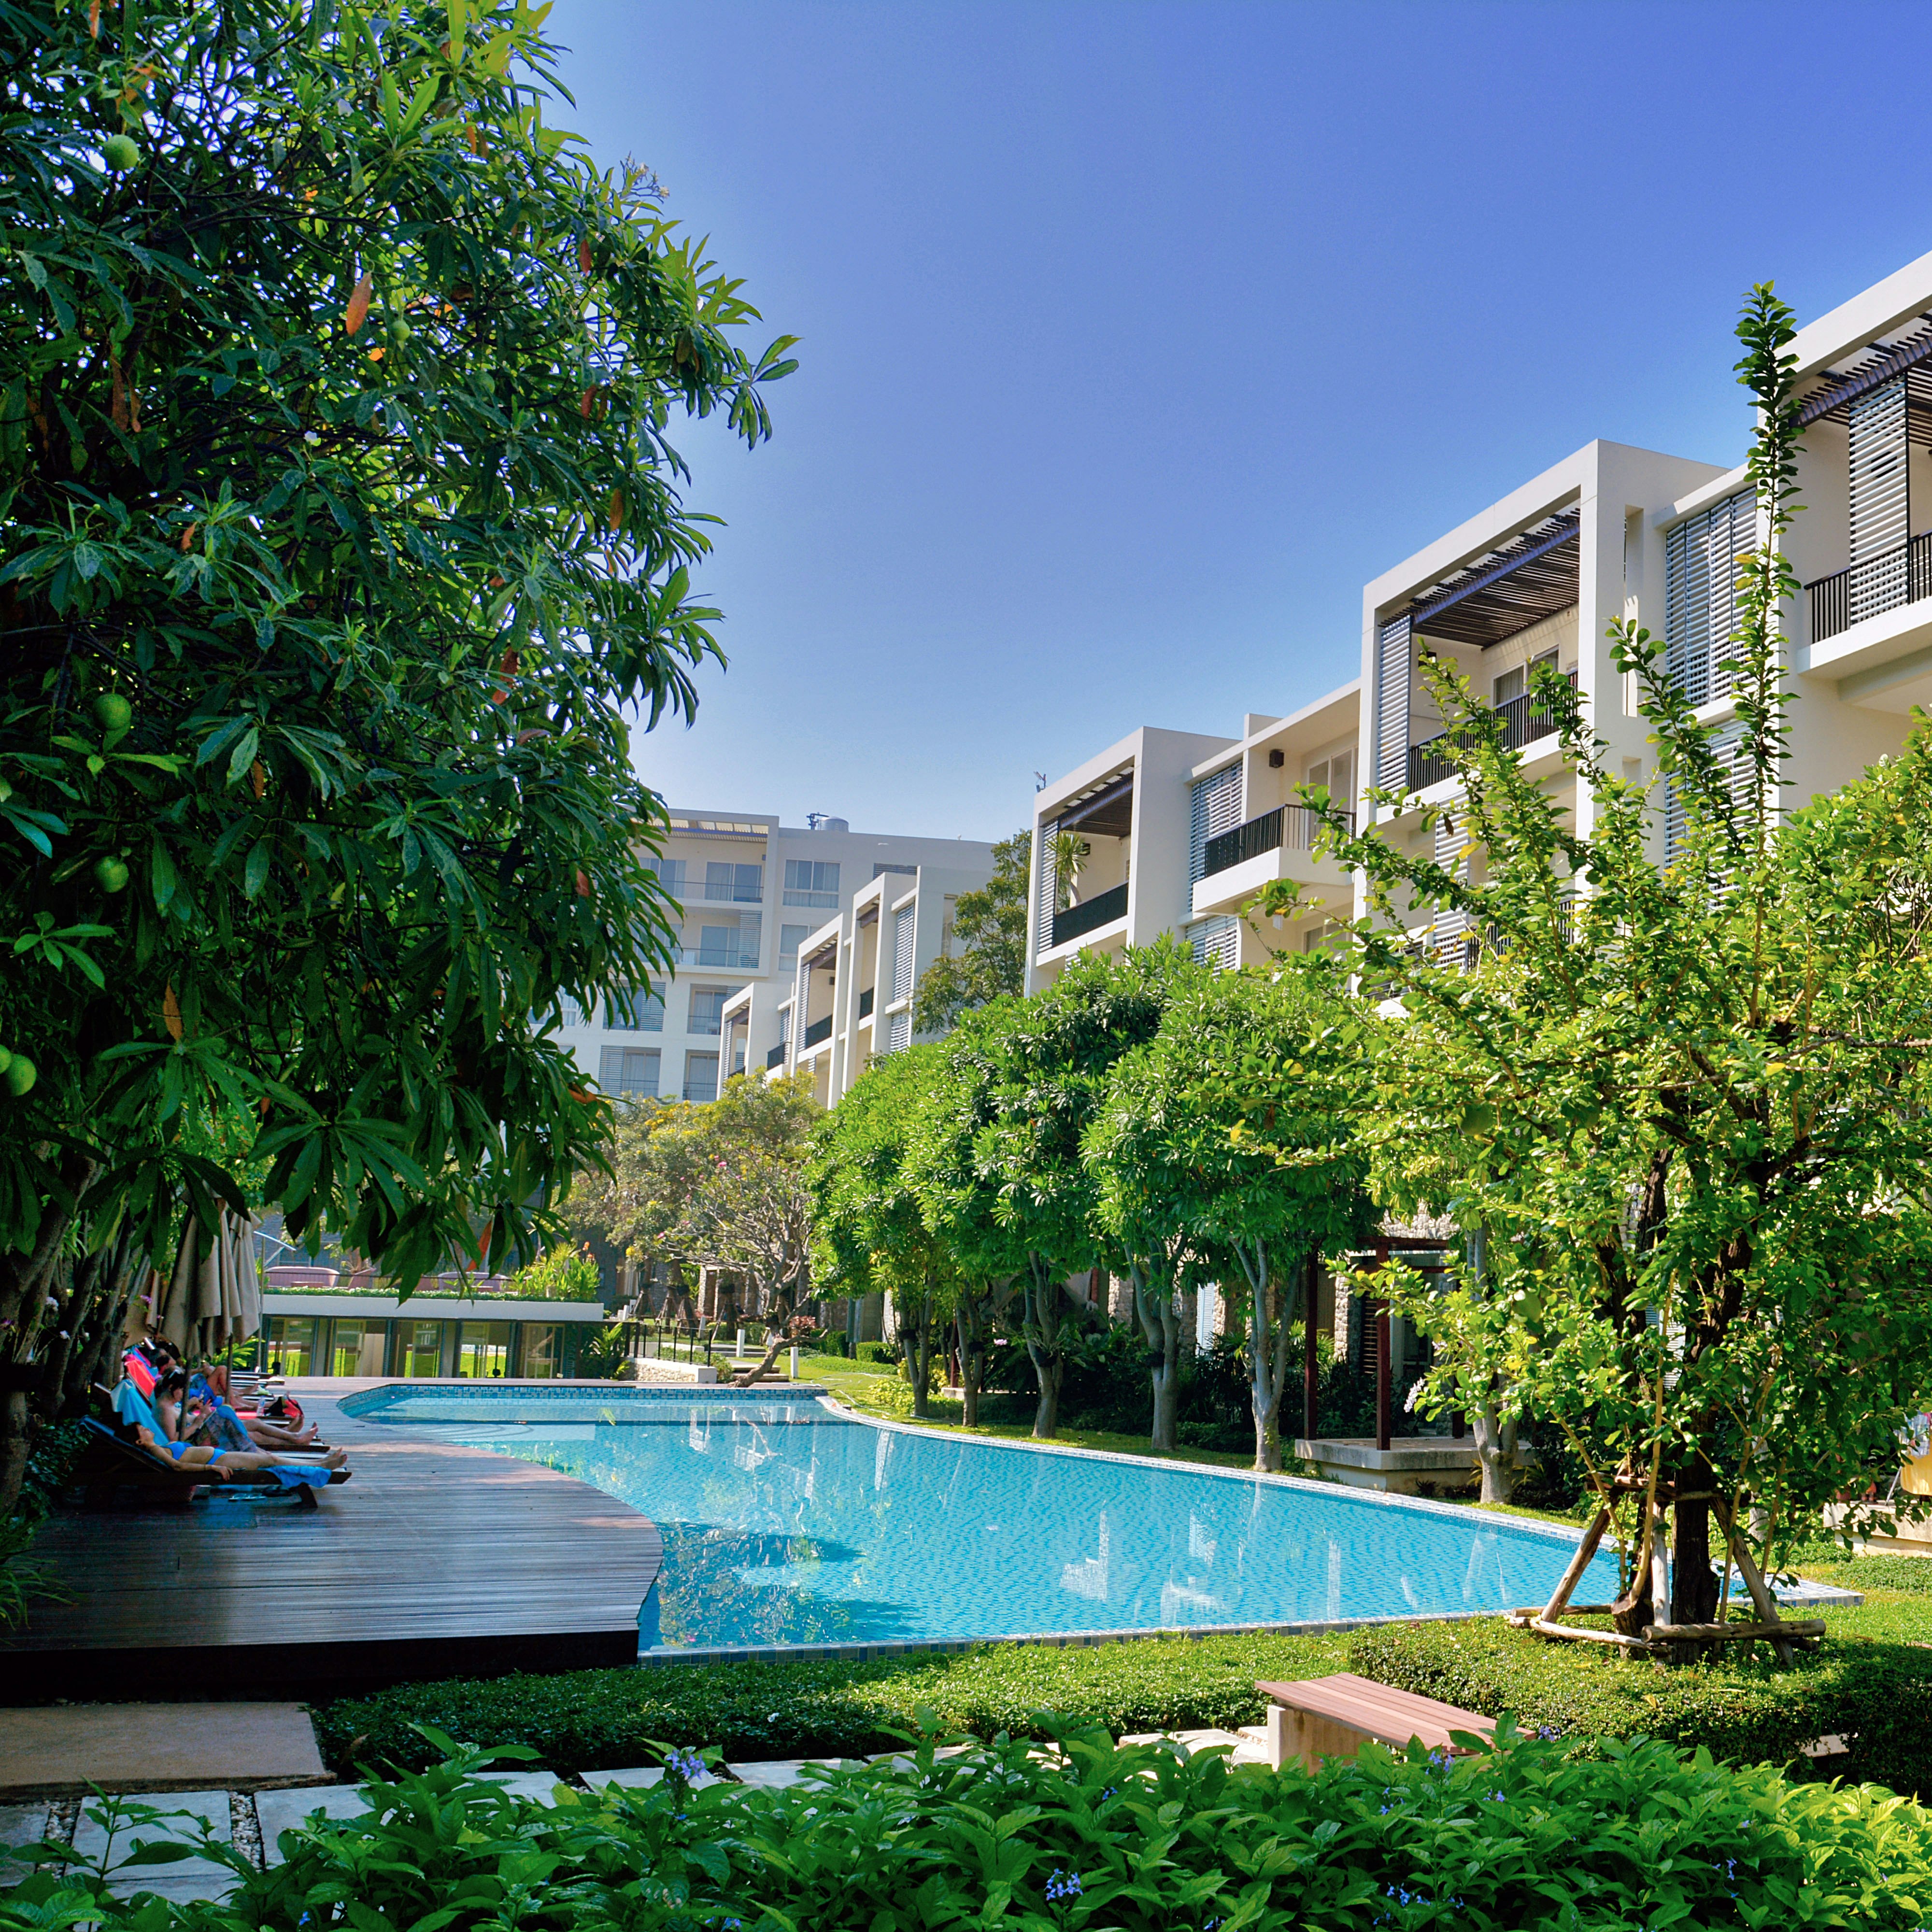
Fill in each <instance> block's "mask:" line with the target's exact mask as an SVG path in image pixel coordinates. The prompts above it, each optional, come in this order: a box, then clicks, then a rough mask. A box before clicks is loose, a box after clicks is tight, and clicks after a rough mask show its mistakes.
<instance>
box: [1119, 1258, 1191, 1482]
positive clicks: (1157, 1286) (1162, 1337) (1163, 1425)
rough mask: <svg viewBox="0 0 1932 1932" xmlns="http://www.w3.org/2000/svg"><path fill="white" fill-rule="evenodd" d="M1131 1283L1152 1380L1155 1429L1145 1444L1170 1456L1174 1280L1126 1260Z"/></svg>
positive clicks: (1174, 1406) (1176, 1391)
mask: <svg viewBox="0 0 1932 1932" xmlns="http://www.w3.org/2000/svg"><path fill="white" fill-rule="evenodd" d="M1127 1276H1128V1279H1129V1280H1130V1281H1131V1282H1132V1283H1133V1291H1134V1313H1135V1314H1136V1316H1137V1317H1138V1318H1139V1322H1140V1325H1141V1333H1142V1335H1144V1336H1145V1337H1146V1338H1147V1345H1148V1375H1149V1376H1150V1378H1151V1380H1152V1382H1153V1383H1154V1430H1153V1433H1152V1435H1151V1436H1150V1437H1149V1439H1148V1447H1149V1448H1151V1449H1152V1450H1153V1451H1154V1454H1156V1455H1157V1456H1172V1454H1174V1452H1175V1448H1177V1447H1178V1444H1177V1442H1176V1441H1175V1421H1176V1418H1178V1415H1179V1414H1180V1412H1181V1316H1180V1312H1179V1311H1178V1310H1177V1309H1176V1308H1175V1305H1174V1304H1175V1291H1174V1284H1173V1283H1172V1281H1165V1282H1163V1281H1162V1280H1160V1279H1159V1278H1158V1277H1155V1278H1150V1277H1149V1275H1148V1271H1147V1270H1146V1269H1145V1268H1142V1265H1140V1263H1139V1262H1137V1261H1133V1260H1131V1259H1130V1261H1129V1262H1128V1263H1127Z"/></svg>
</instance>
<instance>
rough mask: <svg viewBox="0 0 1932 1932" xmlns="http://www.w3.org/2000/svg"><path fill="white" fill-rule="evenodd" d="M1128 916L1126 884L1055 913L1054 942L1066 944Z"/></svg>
mask: <svg viewBox="0 0 1932 1932" xmlns="http://www.w3.org/2000/svg"><path fill="white" fill-rule="evenodd" d="M1126 917H1127V887H1126V886H1125V885H1118V886H1115V887H1114V889H1112V891H1111V892H1101V893H1100V894H1098V895H1096V896H1095V897H1094V898H1091V899H1082V901H1081V902H1080V903H1079V904H1078V905H1070V906H1069V907H1067V910H1065V911H1064V912H1057V913H1055V914H1054V915H1053V944H1055V946H1064V945H1065V944H1067V941H1069V940H1070V939H1078V938H1080V937H1081V935H1082V934H1083V933H1088V932H1094V931H1095V930H1097V929H1098V928H1100V927H1101V926H1109V925H1112V922H1114V921H1115V919H1125V918H1126Z"/></svg>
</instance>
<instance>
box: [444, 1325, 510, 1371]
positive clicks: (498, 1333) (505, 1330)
mask: <svg viewBox="0 0 1932 1932" xmlns="http://www.w3.org/2000/svg"><path fill="white" fill-rule="evenodd" d="M456 1373H458V1375H459V1376H465V1377H466V1378H468V1379H470V1380H472V1381H476V1382H481V1381H483V1380H484V1379H487V1378H488V1377H490V1376H506V1375H508V1373H510V1325H509V1324H508V1322H464V1323H463V1324H462V1325H461V1326H460V1328H459V1329H458V1331H457V1343H456Z"/></svg>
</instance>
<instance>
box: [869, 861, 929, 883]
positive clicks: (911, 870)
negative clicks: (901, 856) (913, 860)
mask: <svg viewBox="0 0 1932 1932" xmlns="http://www.w3.org/2000/svg"><path fill="white" fill-rule="evenodd" d="M881 872H903V873H904V874H905V875H906V877H907V878H909V879H916V878H917V877H918V876H919V868H918V867H917V866H916V865H878V864H876V863H875V864H874V865H873V867H872V876H873V877H874V878H875V879H876V878H877V877H878V876H879V874H880V873H881Z"/></svg>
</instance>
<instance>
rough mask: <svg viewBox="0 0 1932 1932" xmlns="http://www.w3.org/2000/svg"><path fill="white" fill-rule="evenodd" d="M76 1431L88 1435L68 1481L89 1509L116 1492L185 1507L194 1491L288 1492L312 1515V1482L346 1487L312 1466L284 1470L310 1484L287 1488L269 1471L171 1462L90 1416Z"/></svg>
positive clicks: (344, 1476)
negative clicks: (322, 1479)
mask: <svg viewBox="0 0 1932 1932" xmlns="http://www.w3.org/2000/svg"><path fill="white" fill-rule="evenodd" d="M81 1426H82V1427H83V1428H84V1429H86V1431H87V1432H88V1439H87V1445H86V1448H84V1449H83V1451H81V1454H80V1460H79V1461H78V1462H77V1463H76V1464H75V1465H74V1473H73V1475H72V1476H71V1478H69V1480H70V1481H73V1482H75V1483H77V1484H80V1485H81V1487H83V1489H84V1490H86V1496H87V1502H88V1506H89V1508H106V1507H107V1505H108V1504H110V1503H111V1502H113V1499H114V1493H115V1490H118V1489H121V1488H133V1489H136V1490H140V1491H141V1492H142V1493H143V1494H145V1495H149V1496H160V1497H164V1498H166V1499H169V1500H170V1501H173V1502H182V1503H185V1502H189V1501H190V1499H192V1498H193V1496H194V1494H195V1492H196V1490H204V1489H211V1488H223V1489H267V1490H275V1489H286V1488H290V1487H293V1489H294V1490H295V1493H296V1504H297V1505H298V1507H299V1508H304V1509H314V1508H315V1507H316V1501H315V1490H316V1487H318V1486H317V1484H315V1483H314V1481H313V1480H312V1479H313V1478H315V1477H317V1476H323V1475H326V1480H327V1481H328V1482H329V1483H330V1484H336V1483H346V1482H347V1481H348V1480H349V1478H350V1472H349V1471H348V1470H347V1469H331V1470H329V1471H327V1472H323V1471H321V1470H319V1469H316V1468H314V1466H313V1465H308V1466H299V1465H296V1464H293V1463H292V1464H290V1467H291V1468H295V1467H298V1466H299V1467H302V1473H303V1475H304V1476H305V1478H310V1479H311V1480H309V1481H303V1482H301V1483H298V1484H285V1483H284V1482H283V1481H282V1480H281V1478H279V1477H278V1476H277V1475H276V1474H275V1472H274V1471H273V1470H272V1469H224V1468H223V1467H222V1466H221V1465H220V1463H215V1462H194V1463H190V1462H185V1461H181V1462H177V1461H176V1460H175V1459H174V1458H173V1457H171V1456H169V1454H168V1453H167V1452H166V1451H165V1450H162V1449H151V1448H148V1447H147V1446H146V1445H144V1444H143V1443H142V1442H141V1440H140V1439H139V1436H137V1435H136V1433H135V1431H134V1430H133V1429H132V1428H131V1427H123V1428H121V1429H118V1430H117V1429H111V1428H110V1427H108V1426H107V1424H105V1423H104V1422H97V1421H95V1419H94V1418H92V1416H87V1417H85V1418H83V1420H82V1425H81Z"/></svg>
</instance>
